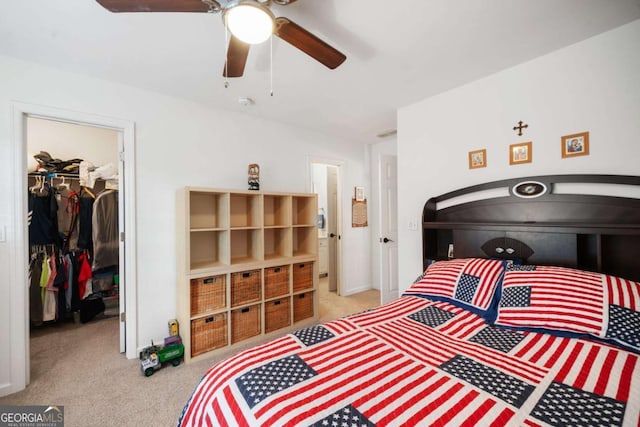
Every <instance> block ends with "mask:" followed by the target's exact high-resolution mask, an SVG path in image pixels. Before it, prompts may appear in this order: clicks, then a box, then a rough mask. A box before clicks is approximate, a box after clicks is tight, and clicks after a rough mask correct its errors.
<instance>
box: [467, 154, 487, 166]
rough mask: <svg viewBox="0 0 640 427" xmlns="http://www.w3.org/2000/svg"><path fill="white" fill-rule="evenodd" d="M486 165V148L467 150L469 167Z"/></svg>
mask: <svg viewBox="0 0 640 427" xmlns="http://www.w3.org/2000/svg"><path fill="white" fill-rule="evenodd" d="M486 166H487V150H486V149H482V150H475V151H469V169H477V168H484V167H486Z"/></svg>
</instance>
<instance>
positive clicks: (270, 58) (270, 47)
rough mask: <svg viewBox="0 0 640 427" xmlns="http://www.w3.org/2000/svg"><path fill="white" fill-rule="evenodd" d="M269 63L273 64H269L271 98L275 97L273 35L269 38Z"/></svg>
mask: <svg viewBox="0 0 640 427" xmlns="http://www.w3.org/2000/svg"><path fill="white" fill-rule="evenodd" d="M269 61H270V62H271V63H270V64H269V68H270V70H269V72H270V74H271V76H270V79H271V82H270V84H271V96H273V34H272V35H271V36H270V37H269Z"/></svg>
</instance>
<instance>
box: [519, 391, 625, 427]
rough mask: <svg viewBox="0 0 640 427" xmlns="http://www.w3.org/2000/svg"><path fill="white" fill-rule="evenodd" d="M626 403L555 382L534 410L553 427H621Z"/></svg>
mask: <svg viewBox="0 0 640 427" xmlns="http://www.w3.org/2000/svg"><path fill="white" fill-rule="evenodd" d="M625 409H626V404H625V403H623V402H620V401H618V400H615V399H612V398H610V397H606V396H600V395H597V394H595V393H590V392H588V391H584V390H580V389H577V388H574V387H571V386H569V385H567V384H562V383H558V382H552V383H551V384H550V385H549V388H547V390H546V391H545V392H544V394H543V395H542V397H541V398H540V400H539V401H538V403H536V406H535V407H534V408H533V410H532V411H531V415H533V417H535V418H537V419H539V420H541V421H544V422H546V423H548V424H551V425H552V426H563V427H564V426H567V427H570V426H585V425H589V426H619V425H622V419H623V417H624V412H625Z"/></svg>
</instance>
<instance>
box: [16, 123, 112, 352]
mask: <svg viewBox="0 0 640 427" xmlns="http://www.w3.org/2000/svg"><path fill="white" fill-rule="evenodd" d="M121 137H122V136H121V131H118V130H115V129H107V128H101V127H95V126H87V125H83V124H76V123H67V122H60V121H55V120H50V119H43V118H39V117H27V118H26V146H27V172H28V174H27V182H28V188H29V191H28V207H29V220H28V227H29V261H28V263H29V321H30V322H29V325H30V336H31V338H33V337H42V336H46V335H50V334H59V333H61V332H63V331H65V330H69V328H74V327H77V326H80V325H82V324H86V323H88V322H90V321H94V320H95V321H97V320H103V319H107V318H114V317H116V318H117V317H118V316H119V314H120V311H121V310H120V258H121V257H120V248H119V233H120V229H119V225H118V224H119V222H120V221H119V209H118V205H119V204H120V203H119V199H120V196H121V189H120V185H119V176H120V173H119V170H118V169H119V167H118V165H119V154H118V153H119V149H118V146H119V140H120V139H121ZM123 267H124V266H123ZM123 269H124V268H123ZM123 284H124V283H123ZM110 324H111V325H113V327H114V328H115V329H116V330H117V329H118V323H117V321H114V322H110ZM115 332H116V331H114V333H115ZM122 338H123V339H121V346H120V352H124V337H122ZM52 339H55V337H54V338H52Z"/></svg>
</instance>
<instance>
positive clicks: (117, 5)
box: [96, 0, 217, 12]
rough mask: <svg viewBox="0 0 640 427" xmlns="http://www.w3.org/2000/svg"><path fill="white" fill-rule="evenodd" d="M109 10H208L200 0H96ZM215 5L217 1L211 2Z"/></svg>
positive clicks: (208, 7)
mask: <svg viewBox="0 0 640 427" xmlns="http://www.w3.org/2000/svg"><path fill="white" fill-rule="evenodd" d="M96 1H97V2H98V3H100V5H102V7H104V8H105V9H107V10H109V11H111V12H208V11H209V10H210V6H209V4H206V3H205V2H203V1H202V0H96ZM210 4H212V5H215V4H217V2H215V1H214V2H211V3H210Z"/></svg>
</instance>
